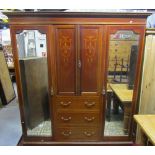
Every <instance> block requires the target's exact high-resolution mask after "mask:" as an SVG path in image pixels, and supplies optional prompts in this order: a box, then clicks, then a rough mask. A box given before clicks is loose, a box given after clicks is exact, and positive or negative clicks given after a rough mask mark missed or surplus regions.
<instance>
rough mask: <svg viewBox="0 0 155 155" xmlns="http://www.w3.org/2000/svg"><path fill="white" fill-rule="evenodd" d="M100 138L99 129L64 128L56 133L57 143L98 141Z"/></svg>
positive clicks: (58, 129)
mask: <svg viewBox="0 0 155 155" xmlns="http://www.w3.org/2000/svg"><path fill="white" fill-rule="evenodd" d="M99 138H100V130H99V128H81V127H70V128H69V127H64V128H57V130H56V132H55V140H57V141H81V140H82V141H97V140H99Z"/></svg>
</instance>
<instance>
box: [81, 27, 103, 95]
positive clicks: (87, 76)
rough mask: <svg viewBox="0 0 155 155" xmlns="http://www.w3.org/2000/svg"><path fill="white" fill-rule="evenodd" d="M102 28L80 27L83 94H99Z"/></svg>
mask: <svg viewBox="0 0 155 155" xmlns="http://www.w3.org/2000/svg"><path fill="white" fill-rule="evenodd" d="M101 40H102V28H101V26H94V25H93V26H80V54H81V92H82V93H84V92H87V93H88V92H91V93H92V92H97V91H98V89H99V88H98V87H99V81H100V80H98V79H99V77H100V76H99V74H100V73H99V72H100V69H101V64H100V62H101V61H100V58H101V57H102V54H101V46H102V45H101Z"/></svg>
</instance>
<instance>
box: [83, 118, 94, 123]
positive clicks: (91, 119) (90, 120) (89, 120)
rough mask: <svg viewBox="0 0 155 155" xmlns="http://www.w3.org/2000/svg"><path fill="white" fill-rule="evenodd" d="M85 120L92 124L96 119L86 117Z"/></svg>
mask: <svg viewBox="0 0 155 155" xmlns="http://www.w3.org/2000/svg"><path fill="white" fill-rule="evenodd" d="M84 119H85V120H86V121H88V122H92V121H93V120H94V119H95V117H91V118H88V117H84Z"/></svg>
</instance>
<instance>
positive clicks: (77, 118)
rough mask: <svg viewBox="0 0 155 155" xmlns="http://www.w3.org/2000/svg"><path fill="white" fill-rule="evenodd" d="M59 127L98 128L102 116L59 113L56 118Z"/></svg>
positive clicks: (97, 114) (96, 114) (83, 113)
mask: <svg viewBox="0 0 155 155" xmlns="http://www.w3.org/2000/svg"><path fill="white" fill-rule="evenodd" d="M55 121H56V124H57V126H62V125H63V126H72V125H74V126H78V125H82V126H97V125H99V121H100V115H99V113H94V112H89V113H86V112H81V113H68V112H67V113H65V112H60V113H59V112H58V113H57V115H56V116H55Z"/></svg>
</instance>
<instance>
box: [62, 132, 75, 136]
mask: <svg viewBox="0 0 155 155" xmlns="http://www.w3.org/2000/svg"><path fill="white" fill-rule="evenodd" d="M61 134H62V135H63V136H65V137H69V136H70V135H71V134H72V132H71V131H69V132H65V131H63V132H62V133H61Z"/></svg>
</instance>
